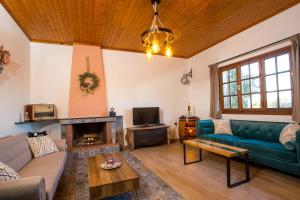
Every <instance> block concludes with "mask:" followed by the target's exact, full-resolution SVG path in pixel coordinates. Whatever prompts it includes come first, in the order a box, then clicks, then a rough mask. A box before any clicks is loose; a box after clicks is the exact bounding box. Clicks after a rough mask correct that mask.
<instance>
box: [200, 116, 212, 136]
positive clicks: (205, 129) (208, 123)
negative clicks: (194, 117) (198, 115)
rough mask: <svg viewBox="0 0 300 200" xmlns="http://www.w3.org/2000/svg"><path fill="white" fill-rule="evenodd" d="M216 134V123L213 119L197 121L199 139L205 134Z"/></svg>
mask: <svg viewBox="0 0 300 200" xmlns="http://www.w3.org/2000/svg"><path fill="white" fill-rule="evenodd" d="M210 133H214V123H213V121H212V120H211V119H208V120H198V121H197V137H199V136H200V135H203V134H210Z"/></svg>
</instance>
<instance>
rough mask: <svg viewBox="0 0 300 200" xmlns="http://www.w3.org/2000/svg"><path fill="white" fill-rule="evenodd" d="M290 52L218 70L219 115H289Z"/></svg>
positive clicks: (290, 92) (258, 58)
mask: <svg viewBox="0 0 300 200" xmlns="http://www.w3.org/2000/svg"><path fill="white" fill-rule="evenodd" d="M290 60H291V59H290V48H283V49H280V50H277V51H274V52H271V53H267V54H263V55H260V56H257V57H255V58H251V59H248V60H245V61H241V62H238V63H234V64H231V65H229V66H225V67H222V68H220V71H219V77H220V90H221V91H220V93H221V95H220V98H221V99H220V101H221V108H222V112H223V113H225V114H226V113H253V114H291V112H292V80H291V64H290Z"/></svg>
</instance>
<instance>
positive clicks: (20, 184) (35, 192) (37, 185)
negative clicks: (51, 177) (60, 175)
mask: <svg viewBox="0 0 300 200" xmlns="http://www.w3.org/2000/svg"><path fill="white" fill-rule="evenodd" d="M0 199H5V200H23V199H31V200H46V192H45V180H44V178H43V177H41V176H35V177H28V178H20V179H17V180H14V181H8V182H2V183H0Z"/></svg>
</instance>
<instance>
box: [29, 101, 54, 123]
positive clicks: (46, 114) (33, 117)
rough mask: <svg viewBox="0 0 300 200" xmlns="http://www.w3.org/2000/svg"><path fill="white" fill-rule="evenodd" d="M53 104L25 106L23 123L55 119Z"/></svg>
mask: <svg viewBox="0 0 300 200" xmlns="http://www.w3.org/2000/svg"><path fill="white" fill-rule="evenodd" d="M56 118H57V115H56V107H55V105H54V104H30V105H26V106H25V119H24V120H25V121H40V120H49V119H56Z"/></svg>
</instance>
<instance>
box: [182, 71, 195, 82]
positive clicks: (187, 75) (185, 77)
mask: <svg viewBox="0 0 300 200" xmlns="http://www.w3.org/2000/svg"><path fill="white" fill-rule="evenodd" d="M191 78H193V71H192V69H190V71H189V72H188V73H184V74H183V75H182V77H181V80H180V81H181V83H182V84H183V85H189V84H190V79H191Z"/></svg>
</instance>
